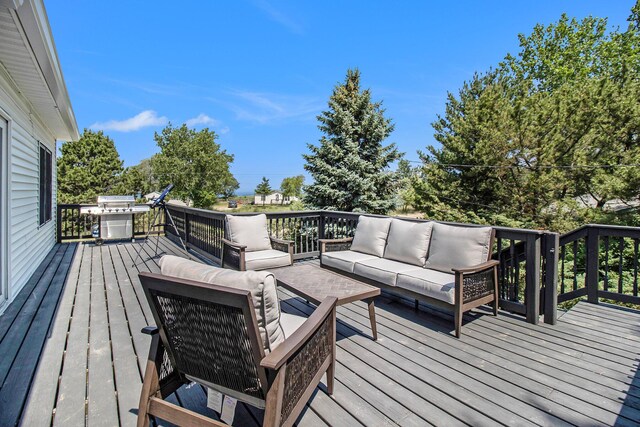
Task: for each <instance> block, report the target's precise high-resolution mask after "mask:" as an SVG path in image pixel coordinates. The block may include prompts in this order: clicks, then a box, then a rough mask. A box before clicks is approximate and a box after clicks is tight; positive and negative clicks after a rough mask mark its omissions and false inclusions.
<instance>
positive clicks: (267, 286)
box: [160, 255, 285, 353]
mask: <svg viewBox="0 0 640 427" xmlns="http://www.w3.org/2000/svg"><path fill="white" fill-rule="evenodd" d="M160 270H161V272H162V274H164V275H165V276H173V277H178V278H182V279H189V280H195V281H198V282H203V283H211V284H214V285H220V286H228V287H230V288H236V289H245V290H248V291H250V292H251V298H252V300H253V305H254V309H255V312H256V319H257V321H258V329H259V330H260V335H261V337H262V342H263V344H264V350H265V352H267V353H268V352H270V351H273V350H274V349H275V348H276V347H277V346H278V344H280V343H282V342H283V341H284V337H285V335H284V331H283V329H282V326H281V325H280V304H279V303H278V293H277V291H276V279H275V277H274V276H273V274H271V273H269V272H266V271H261V272H258V271H234V270H227V269H223V268H217V267H213V266H210V265H205V264H200V263H199V262H195V261H191V260H188V259H184V258H180V257H176V256H172V255H165V256H163V257H162V258H161V259H160Z"/></svg>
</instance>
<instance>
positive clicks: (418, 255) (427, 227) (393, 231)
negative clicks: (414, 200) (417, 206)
mask: <svg viewBox="0 0 640 427" xmlns="http://www.w3.org/2000/svg"><path fill="white" fill-rule="evenodd" d="M432 227H433V223H432V222H412V221H405V220H401V219H395V218H394V219H393V220H392V221H391V228H390V229H389V237H388V238H387V248H386V249H385V250H384V257H385V258H387V259H392V260H395V261H400V262H406V263H407V264H413V265H418V266H420V267H422V266H424V263H425V261H426V259H427V251H428V250H429V240H430V239H431V228H432Z"/></svg>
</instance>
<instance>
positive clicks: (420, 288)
mask: <svg viewBox="0 0 640 427" xmlns="http://www.w3.org/2000/svg"><path fill="white" fill-rule="evenodd" d="M455 281H456V278H455V275H454V274H451V273H444V272H442V271H437V270H429V269H426V268H413V269H412V270H409V271H403V272H400V273H398V279H397V282H396V286H397V287H399V288H402V289H406V290H409V291H413V292H416V293H419V294H422V295H426V296H428V297H432V298H435V299H438V300H440V301H444V302H446V303H449V304H454V303H455V292H454V291H455V287H456V284H455Z"/></svg>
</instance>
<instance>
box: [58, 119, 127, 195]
mask: <svg viewBox="0 0 640 427" xmlns="http://www.w3.org/2000/svg"><path fill="white" fill-rule="evenodd" d="M60 153H61V157H60V158H59V159H58V162H57V163H58V203H95V201H96V197H97V196H98V195H101V194H113V193H114V192H118V191H119V189H120V186H119V183H120V178H121V174H122V171H123V168H122V160H120V156H119V155H118V150H116V146H115V144H114V142H113V140H112V139H111V138H109V137H108V136H106V135H105V134H103V133H102V131H98V132H94V131H92V130H91V129H85V130H84V132H83V133H82V136H81V137H80V139H79V140H77V141H70V142H65V143H64V144H62V147H61V148H60Z"/></svg>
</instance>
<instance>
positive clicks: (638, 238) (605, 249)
mask: <svg viewBox="0 0 640 427" xmlns="http://www.w3.org/2000/svg"><path fill="white" fill-rule="evenodd" d="M639 245H640V228H637V227H622V226H612V225H597V224H589V225H585V226H583V227H580V228H578V229H576V230H573V231H571V232H569V233H567V234H565V235H563V236H561V237H560V254H559V278H558V288H559V289H558V302H565V301H570V300H573V299H576V298H580V297H583V296H586V297H587V301H589V302H593V303H597V302H598V301H599V300H600V299H601V298H604V299H609V300H613V301H618V302H623V303H630V304H638V305H640V296H638V247H639Z"/></svg>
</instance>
